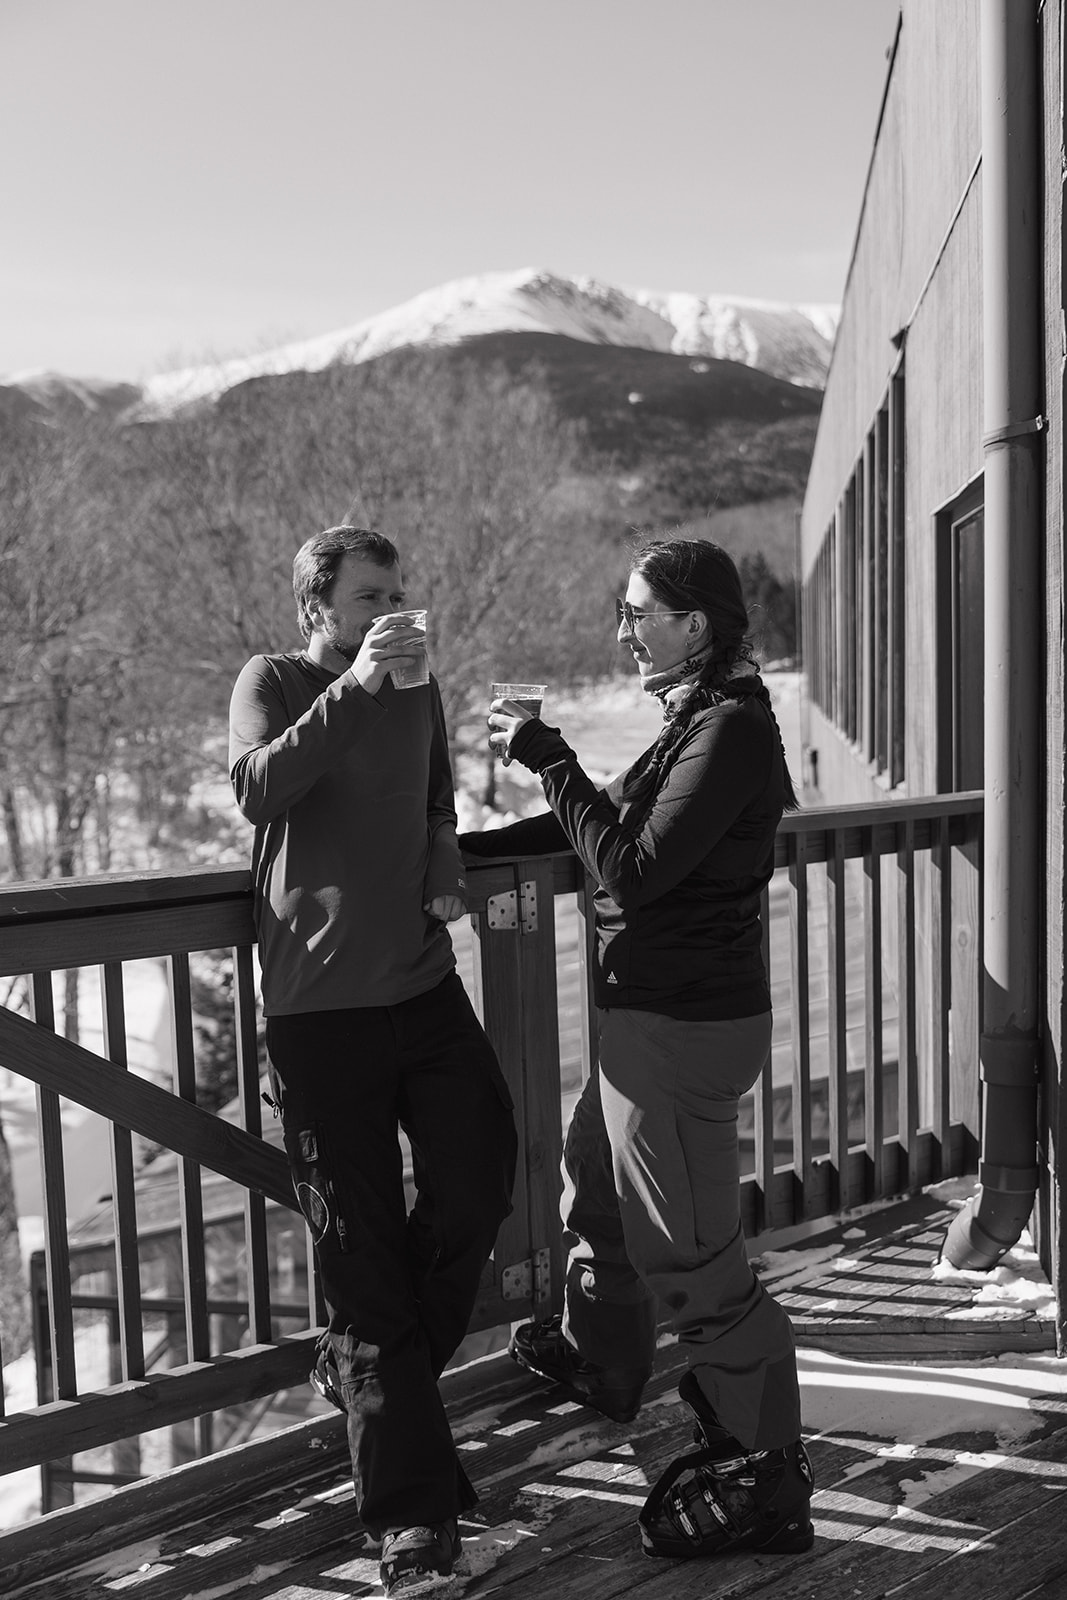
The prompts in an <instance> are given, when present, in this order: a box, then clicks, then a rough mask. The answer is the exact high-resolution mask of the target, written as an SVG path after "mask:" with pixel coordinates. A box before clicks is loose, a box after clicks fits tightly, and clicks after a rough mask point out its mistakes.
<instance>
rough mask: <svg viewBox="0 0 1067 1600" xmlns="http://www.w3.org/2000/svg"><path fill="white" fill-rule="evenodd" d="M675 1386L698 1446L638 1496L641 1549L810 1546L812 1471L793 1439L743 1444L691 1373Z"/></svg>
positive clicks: (772, 1550) (691, 1553)
mask: <svg viewBox="0 0 1067 1600" xmlns="http://www.w3.org/2000/svg"><path fill="white" fill-rule="evenodd" d="M679 1392H680V1393H681V1396H682V1398H683V1400H686V1401H687V1402H688V1404H689V1405H690V1406H692V1408H693V1410H694V1411H695V1412H696V1414H697V1425H696V1429H695V1431H694V1438H695V1440H696V1443H697V1444H698V1445H699V1446H700V1448H699V1449H697V1450H694V1451H693V1452H692V1453H691V1454H689V1455H686V1456H679V1457H678V1459H677V1460H676V1461H672V1462H671V1465H670V1466H669V1467H668V1468H667V1470H666V1472H665V1473H664V1474H663V1476H662V1477H661V1478H660V1480H659V1482H658V1483H657V1484H656V1486H655V1488H654V1489H653V1490H652V1493H651V1494H650V1495H649V1497H648V1499H647V1500H646V1501H645V1504H644V1506H643V1507H642V1510H641V1513H640V1516H639V1517H638V1525H639V1527H640V1529H641V1546H642V1549H643V1550H644V1552H645V1555H646V1556H671V1557H674V1558H675V1559H677V1560H683V1561H685V1560H691V1559H693V1558H694V1557H698V1556H717V1555H726V1554H728V1553H731V1554H732V1553H733V1552H734V1551H737V1550H758V1551H760V1552H761V1553H763V1554H765V1555H796V1554H799V1553H800V1552H801V1551H804V1550H810V1549H811V1547H812V1545H813V1543H814V1542H815V1533H814V1530H813V1529H812V1525H811V1495H812V1490H813V1489H814V1487H815V1474H814V1472H813V1470H812V1465H811V1459H810V1457H809V1455H808V1452H807V1451H806V1450H805V1448H804V1446H803V1444H802V1443H801V1441H800V1440H799V1439H797V1440H795V1441H794V1442H793V1443H792V1444H788V1445H786V1446H785V1447H784V1448H783V1449H780V1450H748V1451H746V1450H745V1449H744V1448H743V1447H742V1446H741V1445H740V1444H739V1443H738V1441H737V1440H736V1439H735V1438H734V1437H733V1435H732V1434H729V1433H727V1431H726V1429H725V1428H723V1427H722V1426H721V1425H720V1424H719V1422H718V1419H717V1417H716V1416H715V1413H714V1411H713V1410H712V1409H711V1406H710V1405H709V1403H708V1401H707V1400H706V1399H705V1398H704V1396H703V1395H702V1394H701V1392H700V1389H699V1386H698V1385H697V1382H696V1379H695V1378H694V1377H693V1375H692V1373H687V1374H686V1376H685V1377H684V1378H683V1379H682V1382H681V1384H680V1385H679Z"/></svg>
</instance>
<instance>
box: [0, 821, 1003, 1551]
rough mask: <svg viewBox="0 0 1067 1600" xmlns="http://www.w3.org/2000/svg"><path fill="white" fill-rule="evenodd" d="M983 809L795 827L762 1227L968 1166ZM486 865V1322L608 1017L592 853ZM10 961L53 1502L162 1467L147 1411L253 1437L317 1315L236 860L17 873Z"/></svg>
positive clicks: (788, 865) (755, 1173)
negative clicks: (491, 1242)
mask: <svg viewBox="0 0 1067 1600" xmlns="http://www.w3.org/2000/svg"><path fill="white" fill-rule="evenodd" d="M981 826H982V802H981V797H980V795H960V796H941V797H938V798H936V799H932V800H920V801H910V802H902V803H899V804H886V805H884V806H881V807H845V808H842V809H840V810H832V811H830V810H821V811H805V812H802V813H800V814H799V815H797V816H795V817H790V818H787V819H786V820H785V821H784V822H783V825H782V827H781V829H780V832H779V836H778V841H777V856H776V872H775V877H774V879H773V880H772V883H771V886H770V889H769V891H768V894H767V897H766V904H765V919H764V921H765V941H766V951H767V957H768V963H769V970H770V973H771V981H772V991H773V998H774V1002H775V1009H776V1017H775V1035H774V1047H773V1050H772V1059H771V1061H770V1062H769V1063H768V1067H767V1070H766V1072H765V1074H764V1077H763V1080H762V1082H761V1083H760V1084H759V1085H757V1087H756V1089H755V1091H754V1092H753V1094H752V1095H751V1096H749V1097H746V1102H745V1103H744V1104H743V1106H742V1115H741V1123H740V1126H741V1136H742V1144H743V1148H744V1150H745V1153H746V1157H747V1163H746V1164H747V1170H746V1173H745V1176H744V1179H743V1212H744V1219H745V1224H746V1229H747V1231H748V1232H749V1234H750V1235H751V1234H756V1233H759V1232H760V1231H761V1230H765V1229H768V1228H781V1227H784V1226H788V1225H789V1224H792V1223H796V1222H800V1221H805V1220H809V1219H811V1218H814V1217H818V1216H824V1215H830V1214H833V1213H836V1212H839V1211H841V1210H843V1209H847V1208H850V1207H854V1206H858V1205H861V1204H864V1203H867V1202H870V1201H874V1200H877V1199H879V1198H881V1197H884V1196H889V1195H892V1194H897V1193H901V1192H903V1191H906V1190H908V1189H912V1188H915V1187H918V1186H919V1185H921V1184H923V1183H926V1182H929V1181H932V1180H934V1179H937V1178H941V1177H946V1176H949V1175H951V1174H954V1173H958V1172H962V1171H966V1170H969V1169H971V1168H973V1166H974V1157H975V1155H976V1151H977V1134H978V1127H977V1117H978V1110H977V1108H978V1036H979V1017H978V995H979V975H980V951H979V932H980V916H979V899H980V896H979V887H980V870H979V863H980V859H981ZM469 879H470V884H471V892H472V897H473V899H472V915H471V919H470V932H469V933H467V932H465V931H464V928H458V929H457V937H456V944H457V954H458V959H459V962H460V970H461V972H462V973H463V975H464V977H465V979H466V981H467V982H468V984H469V985H470V987H471V989H472V992H473V995H474V998H475V1003H476V1005H477V1007H478V1009H479V1012H480V1014H481V1016H482V1018H483V1021H484V1023H485V1026H486V1029H487V1031H488V1033H489V1035H490V1037H491V1038H492V1040H493V1042H494V1044H495V1046H496V1049H497V1052H498V1054H499V1056H500V1060H501V1064H502V1066H503V1069H504V1072H505V1075H506V1077H507V1079H508V1082H509V1084H510V1086H511V1089H512V1093H513V1095H514V1098H515V1103H516V1115H517V1118H518V1122H519V1134H520V1146H521V1158H520V1170H519V1176H518V1180H517V1183H516V1192H515V1206H514V1211H513V1214H512V1215H511V1216H510V1217H509V1218H508V1219H507V1221H506V1222H505V1224H504V1226H503V1228H502V1229H501V1233H500V1236H499V1239H498V1243H497V1248H496V1251H495V1254H494V1258H493V1260H492V1261H491V1262H490V1264H489V1266H488V1268H487V1269H486V1273H485V1275H484V1278H483V1284H482V1293H481V1296H480V1299H479V1304H478V1308H477V1312H476V1315H475V1317H474V1319H473V1322H472V1330H478V1329H486V1328H490V1327H493V1326H497V1325H501V1324H506V1323H509V1322H511V1321H512V1320H515V1319H519V1318H522V1317H524V1316H526V1315H534V1316H539V1315H544V1314H547V1313H548V1312H549V1311H550V1310H551V1309H553V1308H555V1307H558V1305H559V1301H560V1294H561V1285H562V1267H563V1254H562V1241H561V1234H560V1225H559V1218H558V1210H557V1207H558V1196H559V1162H560V1155H561V1148H562V1126H563V1116H564V1115H565V1113H566V1109H567V1107H568V1105H569V1103H570V1101H572V1100H573V1098H574V1096H575V1095H576V1093H577V1092H578V1090H579V1089H580V1086H581V1083H582V1082H583V1081H584V1078H585V1077H586V1076H587V1075H588V1073H589V1071H590V1070H591V1069H592V1067H593V1065H594V1061H595V1049H596V1042H595V1037H596V1026H595V1025H596V1017H595V1011H594V1009H593V1007H592V1003H591V999H590V993H589V987H588V983H587V972H588V962H589V952H590V949H591V941H592V936H593V930H592V917H591V890H590V886H589V884H588V882H587V881H586V879H585V876H584V874H583V873H582V871H581V868H580V865H579V863H578V861H577V859H576V858H575V857H573V856H572V855H569V854H561V855H557V856H552V857H540V858H536V859H529V860H513V861H512V860H502V861H494V862H484V863H479V864H476V865H472V866H471V869H470V874H469ZM206 951H211V952H218V951H225V952H227V957H226V959H227V960H228V961H229V962H230V963H231V964H232V989H233V1007H234V1016H235V1023H236V1027H235V1035H234V1037H235V1052H236V1057H237V1084H238V1091H237V1096H236V1099H235V1101H234V1103H233V1104H232V1105H231V1106H229V1107H227V1108H226V1109H225V1111H224V1112H223V1113H222V1114H219V1115H216V1114H213V1113H211V1112H208V1111H206V1110H204V1109H202V1107H201V1106H200V1105H198V1104H197V1098H198V1094H199V1093H200V1083H199V1078H200V1063H199V1061H198V1051H197V1044H196V1017H195V1008H194V1004H193V988H192V983H191V978H190V957H191V956H193V957H194V959H195V956H196V953H197V952H206ZM148 958H151V959H153V960H155V961H156V962H158V963H163V964H165V968H166V976H167V994H168V1000H167V1007H166V1009H167V1013H168V1016H167V1022H168V1031H169V1036H170V1044H169V1047H168V1054H169V1067H168V1073H169V1080H170V1081H169V1082H167V1083H161V1082H158V1081H151V1080H150V1079H148V1078H145V1077H143V1076H140V1075H138V1073H135V1072H133V1071H131V1070H130V1068H129V1064H128V1063H129V1059H130V1039H129V1037H128V1030H127V1025H126V1020H125V1010H126V1006H125V987H124V973H125V972H128V968H127V966H126V964H127V963H131V962H134V961H145V960H146V959H148ZM87 968H89V969H91V968H97V969H98V970H99V975H100V991H101V1002H100V1024H99V1048H97V1049H90V1048H87V1047H86V1045H85V1044H82V1043H76V1042H73V1041H72V1040H71V1039H68V1038H65V1037H63V1036H62V1032H61V1031H60V1029H61V1028H62V1026H63V1025H64V1024H65V1020H66V1019H65V1018H63V1017H62V1016H61V1015H60V1014H59V1012H57V1005H56V999H55V996H56V993H57V992H58V991H59V988H60V983H59V979H60V975H62V974H64V973H66V972H68V971H70V970H77V969H82V970H84V969H87ZM4 975H8V976H10V977H12V978H18V979H21V980H22V982H21V985H20V986H15V987H14V989H13V992H12V994H11V995H10V997H9V1004H8V1005H7V1006H6V1007H0V1068H3V1069H6V1070H7V1071H8V1072H9V1073H11V1074H14V1075H15V1077H16V1078H17V1079H19V1080H28V1081H29V1082H31V1083H32V1084H33V1085H34V1086H35V1094H36V1125H37V1136H38V1140H39V1149H40V1160H41V1169H42V1193H43V1251H42V1253H41V1256H40V1258H39V1266H38V1270H37V1277H38V1279H39V1283H38V1286H37V1293H36V1307H37V1319H38V1339H37V1345H38V1361H37V1367H38V1379H37V1382H38V1401H39V1404H38V1406H37V1407H36V1408H31V1409H28V1410H25V1411H22V1412H19V1413H16V1414H12V1415H8V1416H4V1417H2V1418H0V1471H2V1472H5V1473H6V1472H12V1471H15V1470H17V1469H20V1468H25V1467H26V1466H29V1465H38V1464H40V1465H42V1467H43V1468H45V1484H46V1501H45V1508H46V1509H48V1508H50V1507H51V1506H54V1505H61V1504H63V1503H66V1502H69V1501H70V1500H71V1499H72V1498H73V1485H74V1483H75V1482H77V1481H79V1480H80V1479H87V1480H96V1479H98V1480H102V1481H106V1482H109V1483H117V1482H123V1481H127V1480H128V1479H130V1478H136V1477H138V1476H140V1475H142V1474H144V1473H146V1472H154V1471H156V1470H158V1467H159V1464H160V1462H159V1458H158V1455H157V1456H152V1455H151V1454H150V1453H142V1451H141V1449H140V1446H139V1443H138V1441H139V1439H140V1438H141V1437H142V1436H144V1435H147V1434H149V1433H150V1432H152V1431H154V1430H160V1429H166V1428H170V1429H172V1430H175V1429H178V1428H179V1426H180V1427H181V1428H184V1429H185V1438H184V1443H183V1445H182V1450H183V1452H184V1453H185V1454H188V1455H198V1454H201V1453H203V1452H205V1451H207V1450H208V1449H211V1448H219V1447H220V1446H221V1445H224V1444H227V1443H233V1442H234V1441H235V1440H240V1439H243V1438H245V1437H247V1436H248V1435H249V1433H250V1432H251V1431H252V1430H253V1429H254V1427H255V1426H257V1424H261V1423H262V1413H263V1412H264V1410H265V1409H269V1407H270V1406H271V1405H272V1404H273V1402H272V1401H271V1400H270V1397H272V1396H275V1395H276V1394H277V1393H278V1392H279V1391H281V1392H283V1393H284V1392H286V1391H288V1390H289V1389H291V1388H293V1386H299V1385H302V1384H303V1382H304V1379H305V1377H306V1374H307V1371H308V1368H309V1366H310V1361H311V1351H312V1347H313V1344H314V1338H315V1333H314V1329H315V1328H316V1326H317V1325H319V1324H320V1323H321V1321H322V1319H323V1311H322V1306H321V1302H320V1300H319V1297H318V1292H317V1288H316V1285H315V1280H314V1275H313V1273H312V1272H311V1271H310V1270H309V1266H310V1260H311V1257H310V1252H309V1250H308V1246H307V1236H306V1230H305V1229H304V1227H303V1222H302V1219H301V1218H300V1217H299V1214H298V1213H297V1212H296V1211H295V1206H294V1200H293V1194H292V1189H291V1186H290V1182H289V1177H288V1172H287V1168H286V1163H285V1158H284V1155H283V1153H282V1151H281V1148H280V1136H279V1129H278V1125H277V1123H276V1122H275V1121H274V1120H273V1119H272V1118H270V1117H269V1116H266V1117H264V1116H263V1108H262V1103H261V1090H262V1087H263V1086H262V1084H261V1069H262V1066H263V1062H262V1059H261V1049H260V1047H259V1045H258V1042H257V1019H256V997H255V970H254V939H253V927H252V915H251V887H250V881H249V876H248V874H247V873H246V872H240V871H219V872H190V873H187V874H183V875H178V876H175V875H161V874H142V875H131V876H121V877H106V878H99V879H93V880H81V881H76V882H63V883H47V884H36V885H28V886H24V887H15V888H8V889H5V890H4V891H3V893H2V894H0V977H3V976H4ZM19 987H21V991H22V996H23V998H22V1000H21V1002H20V1000H19V994H18V992H17V990H18V988H19ZM57 1020H58V1023H59V1027H57ZM64 1108H66V1111H67V1116H66V1121H67V1122H69V1121H70V1112H71V1108H79V1109H78V1112H77V1114H78V1115H79V1116H80V1115H83V1114H85V1113H90V1114H92V1116H94V1117H96V1118H98V1119H100V1122H99V1123H98V1124H97V1126H98V1128H99V1129H100V1130H101V1146H100V1147H101V1149H104V1150H106V1152H107V1161H108V1164H109V1170H101V1172H100V1188H101V1191H106V1196H105V1198H103V1199H102V1200H101V1202H100V1204H99V1205H98V1206H97V1207H95V1209H94V1211H93V1214H92V1215H90V1216H89V1217H86V1218H78V1217H70V1216H68V1210H69V1207H68V1202H67V1170H66V1164H65V1144H68V1145H69V1142H70V1134H69V1133H68V1132H67V1131H65V1116H64ZM0 1109H2V1107H0ZM561 1111H562V1115H561ZM261 1118H263V1120H261ZM264 1122H265V1125H264ZM79 1126H81V1124H79ZM146 1150H147V1151H148V1152H149V1153H150V1154H154V1159H152V1160H149V1161H148V1162H147V1163H145V1161H144V1155H145V1151H146ZM101 1328H103V1329H105V1331H106V1336H101V1335H100V1330H101ZM94 1330H95V1332H94ZM90 1334H92V1336H93V1337H92V1339H91V1338H90V1337H89V1336H90ZM93 1339H95V1341H96V1342H95V1346H94V1348H95V1355H94V1353H93V1350H91V1349H89V1348H88V1346H89V1345H90V1344H92V1343H93ZM101 1350H103V1352H104V1353H103V1355H101ZM94 1362H95V1365H94ZM101 1363H102V1365H101ZM212 1419H214V1423H215V1425H214V1426H213V1425H212ZM220 1419H221V1420H220ZM282 1420H284V1416H283V1418H282ZM290 1420H291V1418H290ZM275 1421H277V1417H275ZM163 1464H164V1465H167V1464H169V1463H168V1462H167V1461H164V1462H163ZM2 1542H3V1541H2V1539H0V1543H2Z"/></svg>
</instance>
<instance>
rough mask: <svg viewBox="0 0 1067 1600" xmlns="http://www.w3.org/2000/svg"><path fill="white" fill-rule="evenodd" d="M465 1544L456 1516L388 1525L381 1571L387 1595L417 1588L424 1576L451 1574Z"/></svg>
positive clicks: (384, 1536) (438, 1576) (445, 1576)
mask: <svg viewBox="0 0 1067 1600" xmlns="http://www.w3.org/2000/svg"><path fill="white" fill-rule="evenodd" d="M462 1548H463V1546H462V1543H461V1541H460V1537H459V1529H458V1527H457V1526H456V1519H455V1517H452V1518H450V1519H449V1521H448V1522H431V1523H430V1524H428V1525H425V1524H424V1525H422V1526H418V1527H411V1528H386V1530H385V1532H384V1534H383V1535H382V1555H381V1565H380V1568H379V1575H380V1577H381V1581H382V1587H383V1589H384V1590H385V1592H386V1594H387V1595H391V1594H399V1593H401V1592H402V1591H403V1590H405V1589H411V1588H414V1587H415V1586H416V1585H417V1584H419V1583H420V1582H421V1580H422V1579H423V1578H431V1577H436V1578H447V1577H449V1576H450V1574H451V1572H452V1569H453V1567H454V1566H455V1564H456V1562H457V1561H458V1559H459V1555H460V1551H461V1550H462Z"/></svg>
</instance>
